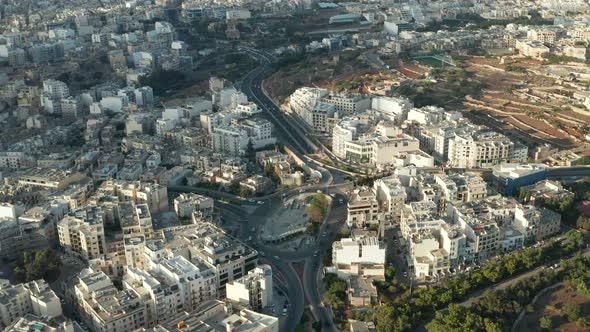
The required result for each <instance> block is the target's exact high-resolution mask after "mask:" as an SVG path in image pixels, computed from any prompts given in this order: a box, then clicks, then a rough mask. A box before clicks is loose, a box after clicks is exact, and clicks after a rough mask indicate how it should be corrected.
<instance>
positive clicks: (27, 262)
mask: <svg viewBox="0 0 590 332" xmlns="http://www.w3.org/2000/svg"><path fill="white" fill-rule="evenodd" d="M60 267H61V260H60V258H59V256H58V255H57V254H56V253H55V252H54V251H52V250H50V249H43V250H38V251H27V252H24V253H23V254H22V256H21V257H19V258H18V261H17V264H16V267H15V268H14V274H15V278H16V279H17V280H18V281H20V282H28V281H32V280H37V279H46V280H48V281H53V280H55V279H57V277H58V276H59V270H60Z"/></svg>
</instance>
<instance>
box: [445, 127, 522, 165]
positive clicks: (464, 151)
mask: <svg viewBox="0 0 590 332" xmlns="http://www.w3.org/2000/svg"><path fill="white" fill-rule="evenodd" d="M527 153H528V149H527V147H526V146H524V145H522V144H519V143H514V142H512V141H511V140H510V139H509V138H508V137H506V136H504V135H502V134H498V133H496V132H493V131H490V130H487V129H483V130H479V131H476V132H474V133H472V134H467V133H466V134H457V135H455V136H454V137H453V138H451V139H450V140H449V154H448V163H449V165H451V166H453V167H456V168H473V167H492V166H494V165H497V164H500V163H504V162H525V161H526V159H527Z"/></svg>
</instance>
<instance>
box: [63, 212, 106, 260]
mask: <svg viewBox="0 0 590 332" xmlns="http://www.w3.org/2000/svg"><path fill="white" fill-rule="evenodd" d="M103 218H104V212H103V211H102V209H101V208H100V207H97V206H85V207H83V208H79V209H77V210H74V211H72V212H70V213H69V214H68V215H67V216H66V217H65V218H63V219H62V220H60V221H59V222H58V223H57V234H58V239H59V244H60V245H61V246H62V247H64V248H65V249H68V250H71V251H73V252H76V253H78V254H80V255H81V256H82V257H84V259H87V260H88V259H94V258H98V257H101V256H102V255H104V254H105V253H106V239H105V234H104V220H103Z"/></svg>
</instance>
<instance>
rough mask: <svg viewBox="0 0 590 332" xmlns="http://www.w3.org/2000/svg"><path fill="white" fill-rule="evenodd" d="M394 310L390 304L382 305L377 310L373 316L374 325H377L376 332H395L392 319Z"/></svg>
mask: <svg viewBox="0 0 590 332" xmlns="http://www.w3.org/2000/svg"><path fill="white" fill-rule="evenodd" d="M394 312H395V310H394V309H393V307H392V306H391V304H384V305H382V306H380V307H379V309H377V313H376V314H375V324H376V325H377V332H391V331H395V330H396V329H395V326H396V324H395V320H394V318H393V315H394Z"/></svg>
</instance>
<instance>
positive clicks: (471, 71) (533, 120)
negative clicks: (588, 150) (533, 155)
mask: <svg viewBox="0 0 590 332" xmlns="http://www.w3.org/2000/svg"><path fill="white" fill-rule="evenodd" d="M455 62H456V63H457V67H456V68H454V67H446V68H443V69H432V70H431V72H430V76H431V77H433V78H435V80H434V81H418V82H420V83H419V84H418V86H419V87H420V88H421V89H423V90H425V92H424V93H422V95H423V96H425V97H427V98H428V100H427V103H433V104H436V105H439V106H443V107H445V108H447V109H455V110H459V111H466V114H465V116H466V117H467V118H470V119H471V120H472V121H473V122H475V123H479V124H486V125H488V126H490V127H492V128H493V129H495V130H497V131H500V132H503V133H507V134H510V135H511V136H513V137H516V138H518V139H520V140H522V141H524V142H525V143H528V145H529V146H531V147H532V146H536V145H539V144H545V143H547V144H550V145H552V146H555V147H558V148H561V149H570V148H574V147H578V146H580V145H582V144H583V142H584V135H585V134H587V133H588V130H589V129H590V128H589V127H588V124H589V123H590V112H589V111H587V110H586V108H585V107H584V105H582V101H581V100H580V98H579V97H578V99H576V98H574V92H576V91H583V90H585V87H584V86H585V85H587V83H586V82H584V81H582V78H585V75H584V73H585V70H587V68H586V67H585V65H584V64H572V65H570V66H567V67H566V69H564V68H561V67H557V68H556V65H551V64H548V63H545V62H541V61H538V60H533V59H523V58H509V57H505V58H500V57H462V58H460V59H456V60H455ZM413 65H414V66H415V67H417V68H421V67H424V66H425V64H424V63H422V64H419V63H417V62H414V64H413ZM403 67H404V69H405V70H406V71H408V70H409V71H412V72H415V73H416V74H418V75H421V76H424V73H423V72H422V71H420V70H417V69H414V70H412V69H410V68H411V65H410V64H408V63H404V65H403ZM560 70H561V72H566V73H570V72H571V71H573V70H579V71H580V72H581V73H582V74H581V75H578V76H580V77H581V78H580V80H576V79H573V80H572V79H570V75H564V76H566V77H560V76H559V75H557V74H556V73H559V72H560ZM457 73H459V74H461V76H458V75H457ZM457 83H459V84H457ZM466 84H467V85H470V86H472V89H471V91H470V92H469V93H467V94H464V93H461V92H462V91H461V90H462V89H461V88H462V87H464V86H465V85H466ZM477 84H479V87H478V85H477ZM463 90H464V89H463ZM422 95H420V94H418V97H421V96H422ZM450 96H454V97H455V99H457V98H460V100H452V99H451V98H450ZM422 99H423V98H422ZM419 101H420V100H418V102H419Z"/></svg>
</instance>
